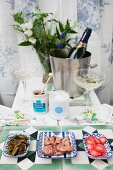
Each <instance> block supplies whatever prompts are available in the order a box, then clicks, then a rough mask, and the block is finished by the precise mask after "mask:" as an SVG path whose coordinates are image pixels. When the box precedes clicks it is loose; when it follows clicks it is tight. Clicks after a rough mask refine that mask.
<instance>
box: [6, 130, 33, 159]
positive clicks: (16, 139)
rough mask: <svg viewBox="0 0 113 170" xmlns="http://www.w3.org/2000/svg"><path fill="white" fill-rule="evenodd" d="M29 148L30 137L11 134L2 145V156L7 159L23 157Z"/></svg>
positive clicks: (22, 134) (21, 134) (23, 134)
mask: <svg viewBox="0 0 113 170" xmlns="http://www.w3.org/2000/svg"><path fill="white" fill-rule="evenodd" d="M29 146H30V136H29V135H27V134H25V133H15V134H14V133H13V134H12V133H11V134H9V135H8V137H7V139H6V142H5V144H4V151H3V153H4V155H5V156H8V157H23V156H25V155H26V154H27V151H28V150H29Z"/></svg>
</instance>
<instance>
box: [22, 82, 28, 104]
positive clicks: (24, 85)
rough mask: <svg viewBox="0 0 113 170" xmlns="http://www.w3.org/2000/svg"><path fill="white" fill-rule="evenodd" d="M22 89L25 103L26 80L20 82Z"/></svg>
mask: <svg viewBox="0 0 113 170" xmlns="http://www.w3.org/2000/svg"><path fill="white" fill-rule="evenodd" d="M22 84H23V89H24V102H26V101H27V94H26V80H22Z"/></svg>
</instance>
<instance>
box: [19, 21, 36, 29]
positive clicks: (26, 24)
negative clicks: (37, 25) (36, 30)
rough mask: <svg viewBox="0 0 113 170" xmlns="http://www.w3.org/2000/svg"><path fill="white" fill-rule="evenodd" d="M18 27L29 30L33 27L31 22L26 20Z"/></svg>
mask: <svg viewBox="0 0 113 170" xmlns="http://www.w3.org/2000/svg"><path fill="white" fill-rule="evenodd" d="M20 27H21V28H22V30H23V31H25V30H30V29H32V28H33V24H32V23H31V22H26V23H25V24H21V25H20Z"/></svg>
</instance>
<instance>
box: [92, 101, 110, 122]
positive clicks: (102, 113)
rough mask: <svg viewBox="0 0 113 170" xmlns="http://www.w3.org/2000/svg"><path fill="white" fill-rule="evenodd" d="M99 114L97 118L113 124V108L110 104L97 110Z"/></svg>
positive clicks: (103, 105)
mask: <svg viewBox="0 0 113 170" xmlns="http://www.w3.org/2000/svg"><path fill="white" fill-rule="evenodd" d="M95 112H96V113H97V118H98V119H99V120H100V121H102V122H105V123H111V121H112V114H113V106H110V105H108V104H102V105H101V106H100V107H98V108H96V109H95Z"/></svg>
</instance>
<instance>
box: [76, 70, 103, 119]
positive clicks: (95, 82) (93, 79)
mask: <svg viewBox="0 0 113 170" xmlns="http://www.w3.org/2000/svg"><path fill="white" fill-rule="evenodd" d="M73 79H74V81H75V83H76V84H77V85H78V86H80V87H82V88H84V89H85V90H86V110H89V108H88V107H89V94H90V91H91V90H94V89H96V88H98V87H100V86H101V85H102V84H103V83H104V81H105V74H104V73H103V72H102V71H99V70H95V69H78V70H75V71H74V74H73ZM89 121H90V118H89Z"/></svg>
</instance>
